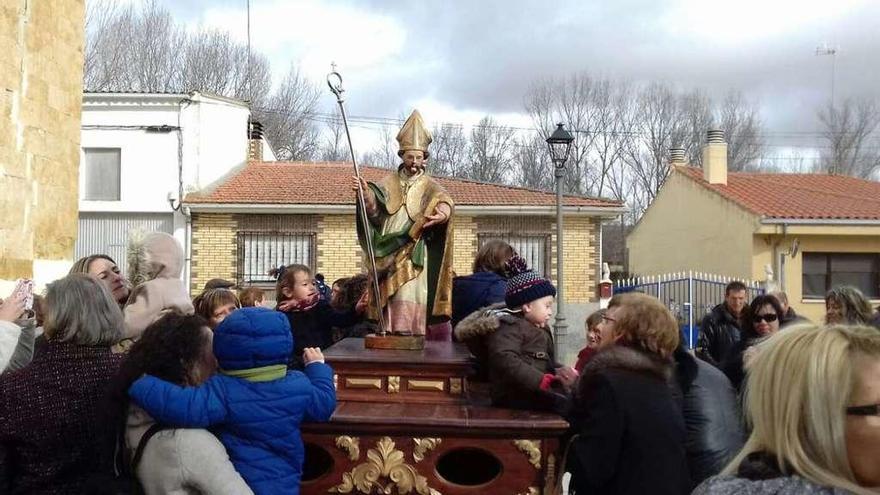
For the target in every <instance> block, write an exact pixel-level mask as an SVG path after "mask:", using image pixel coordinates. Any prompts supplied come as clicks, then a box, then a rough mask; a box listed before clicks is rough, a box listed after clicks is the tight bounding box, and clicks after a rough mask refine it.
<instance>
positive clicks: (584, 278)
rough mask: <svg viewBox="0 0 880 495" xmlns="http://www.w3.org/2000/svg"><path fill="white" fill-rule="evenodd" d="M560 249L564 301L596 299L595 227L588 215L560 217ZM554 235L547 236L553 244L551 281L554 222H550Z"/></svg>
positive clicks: (597, 231) (580, 301)
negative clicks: (561, 234) (561, 231)
mask: <svg viewBox="0 0 880 495" xmlns="http://www.w3.org/2000/svg"><path fill="white" fill-rule="evenodd" d="M562 227H563V230H564V232H563V238H562V241H563V243H562V244H563V247H562V248H563V249H564V250H565V259H564V261H565V263H564V264H563V269H564V270H565V273H564V274H563V275H564V277H563V278H564V279H565V287H563V289H564V292H563V293H564V296H565V300H566V302H571V303H587V302H593V301H595V300H596V290H597V289H596V287H597V283H598V281H597V280H596V265H597V259H598V256H599V248H598V240H599V235H598V234H599V229H598V227H597V224H596V221H595V220H593V219H592V218H590V217H571V218H566V219H564V220H563V225H562ZM553 229H554V231H553V232H554V234H552V235H551V236H550V238H551V243H552V245H553V247H552V249H551V253H552V254H551V257H552V259H553V283H554V284H555V283H557V282H556V273H557V272H556V234H555V232H556V230H555V229H556V223H555V222H554V223H553Z"/></svg>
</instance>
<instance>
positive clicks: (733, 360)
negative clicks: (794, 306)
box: [721, 294, 785, 390]
mask: <svg viewBox="0 0 880 495" xmlns="http://www.w3.org/2000/svg"><path fill="white" fill-rule="evenodd" d="M747 314H749V315H751V317H750V321H749V322H748V324H746V325H743V332H742V337H741V338H740V341H739V342H737V343H736V345H734V347H733V350H732V351H731V353H730V354H729V355H728V358H727V359H725V360H724V361H723V362H722V363H721V371H723V372H724V374H725V375H727V378H730V383H732V384H733V386H734V387H736V389H737V390H742V384H743V380H744V379H745V375H746V374H745V368H744V367H745V366H746V365H747V364H748V361H749V359H748V358H749V357H750V355H751V354H753V352H754V351H752V350H751V349H752V347H753V346H754V345H755V344H757V343H758V342H760V341H761V340H763V339H765V338H766V337H769V336H771V335H773V334H774V333H776V332H778V331H779V323H780V322H781V321H782V316H783V315H784V314H785V312H784V311H783V310H782V306H781V305H780V304H779V300H778V299H776V298H775V297H773V296H770V295H767V294H762V295H760V296H757V297H755V298H754V299H753V300H752V303H751V304H750V305H749V312H748V313H747Z"/></svg>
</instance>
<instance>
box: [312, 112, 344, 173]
mask: <svg viewBox="0 0 880 495" xmlns="http://www.w3.org/2000/svg"><path fill="white" fill-rule="evenodd" d="M338 112H339V111H338V110H337V113H338ZM326 124H327V125H326V128H327V132H326V134H325V136H324V142H323V143H321V145H320V146H319V148H318V159H319V160H321V161H325V162H339V161H343V160H349V159H350V152H349V150H348V143H347V142H346V140H345V128H344V127H343V124H342V117H341V116H336V117H335V118H331V119H329V120H327V122H326Z"/></svg>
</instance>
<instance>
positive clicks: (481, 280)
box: [451, 239, 515, 328]
mask: <svg viewBox="0 0 880 495" xmlns="http://www.w3.org/2000/svg"><path fill="white" fill-rule="evenodd" d="M514 254H515V251H514V250H513V248H512V247H511V246H510V244H508V243H506V242H504V241H501V240H498V239H492V240H491V241H488V242H486V243H485V244H483V247H481V248H480V250H479V251H478V252H477V257H476V259H474V266H473V273H472V274H471V275H467V276H462V277H455V278H454V279H453V280H452V322H451V323H452V326H453V328H454V327H455V326H456V325H458V322H460V321H461V320H463V319H464V318H465V317H466V316H468V315H469V314H471V313H473V312H474V311H476V310H478V309H480V308H485V307H486V306H489V305H491V304H495V303H500V302H504V290H505V288H506V287H507V274H506V273H505V271H504V264H505V263H506V262H507V260H509V259H510V258H511V257H512V256H513V255H514Z"/></svg>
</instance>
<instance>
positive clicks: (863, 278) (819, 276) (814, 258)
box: [803, 253, 880, 299]
mask: <svg viewBox="0 0 880 495" xmlns="http://www.w3.org/2000/svg"><path fill="white" fill-rule="evenodd" d="M841 285H850V286H852V287H855V288H857V289H859V290H860V291H862V293H863V294H864V295H865V296H867V297H869V298H871V299H880V255H878V254H876V253H804V254H803V294H804V297H805V298H810V299H814V298H817V299H822V298H824V297H825V293H826V292H828V291H829V290H831V289H832V288H833V287H838V286H841Z"/></svg>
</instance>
